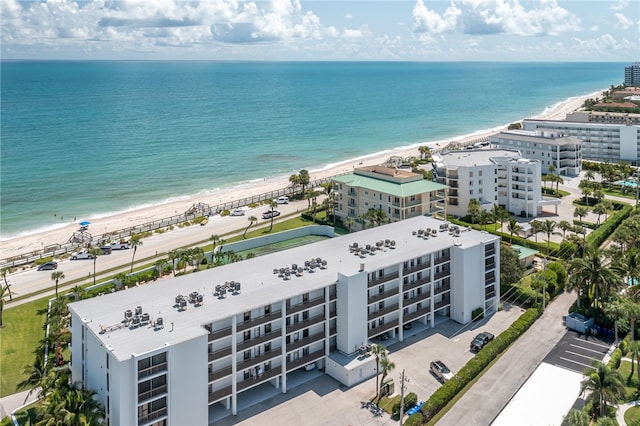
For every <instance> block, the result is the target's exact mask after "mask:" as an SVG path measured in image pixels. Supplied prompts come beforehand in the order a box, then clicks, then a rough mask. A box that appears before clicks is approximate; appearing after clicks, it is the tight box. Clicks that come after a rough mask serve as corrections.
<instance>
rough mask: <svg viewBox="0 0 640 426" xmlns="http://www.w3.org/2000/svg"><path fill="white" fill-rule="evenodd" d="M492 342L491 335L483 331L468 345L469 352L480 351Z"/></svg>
mask: <svg viewBox="0 0 640 426" xmlns="http://www.w3.org/2000/svg"><path fill="white" fill-rule="evenodd" d="M492 340H493V334H491V333H489V332H487V331H485V332H483V333H480V334H478V335H477V336H476V337H475V338H474V339H473V340H472V341H471V344H470V345H469V349H470V350H471V352H478V351H480V349H482V348H484V347H485V346H486V344H487V343H489V342H491V341H492Z"/></svg>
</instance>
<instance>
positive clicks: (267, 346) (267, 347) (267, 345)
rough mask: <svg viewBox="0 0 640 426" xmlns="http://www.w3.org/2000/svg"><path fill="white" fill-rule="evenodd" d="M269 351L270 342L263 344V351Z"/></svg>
mask: <svg viewBox="0 0 640 426" xmlns="http://www.w3.org/2000/svg"><path fill="white" fill-rule="evenodd" d="M267 352H271V342H269V343H265V344H264V353H267Z"/></svg>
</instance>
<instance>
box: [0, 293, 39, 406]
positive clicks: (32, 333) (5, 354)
mask: <svg viewBox="0 0 640 426" xmlns="http://www.w3.org/2000/svg"><path fill="white" fill-rule="evenodd" d="M47 303H48V299H47V298H43V299H40V300H36V301H33V302H29V303H25V304H24V305H18V306H16V307H12V308H10V309H6V308H5V309H4V311H3V322H4V327H2V328H0V372H2V374H0V397H3V396H7V395H10V394H12V393H15V392H16V385H17V384H18V383H19V382H21V381H22V380H23V375H22V370H23V369H24V367H25V365H29V364H31V363H32V362H33V351H34V349H35V348H36V347H37V346H38V342H39V341H40V340H41V339H42V338H44V330H43V329H42V325H43V324H44V321H45V317H44V315H42V316H41V315H38V314H37V313H36V311H38V310H40V309H44V308H46V307H47Z"/></svg>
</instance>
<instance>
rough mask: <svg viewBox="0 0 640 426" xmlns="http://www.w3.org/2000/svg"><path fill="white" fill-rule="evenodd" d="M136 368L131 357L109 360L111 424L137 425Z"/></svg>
mask: <svg viewBox="0 0 640 426" xmlns="http://www.w3.org/2000/svg"><path fill="white" fill-rule="evenodd" d="M135 378H136V370H135V368H134V362H133V361H132V360H131V359H128V360H126V361H122V362H117V361H116V360H115V358H114V357H111V358H110V361H109V401H110V404H111V408H110V412H109V422H110V423H109V424H112V425H125V424H126V425H135V424H136V423H137V421H138V417H137V415H138V410H137V408H136V401H137V395H136V392H135V386H136V383H135V382H134V381H135Z"/></svg>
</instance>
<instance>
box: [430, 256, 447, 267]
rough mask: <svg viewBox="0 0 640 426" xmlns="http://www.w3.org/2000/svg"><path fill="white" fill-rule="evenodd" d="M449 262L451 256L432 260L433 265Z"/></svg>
mask: <svg viewBox="0 0 640 426" xmlns="http://www.w3.org/2000/svg"><path fill="white" fill-rule="evenodd" d="M450 260H451V256H450V255H449V256H440V257H436V258H435V259H433V264H434V265H440V264H441V263H444V262H448V261H450Z"/></svg>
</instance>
